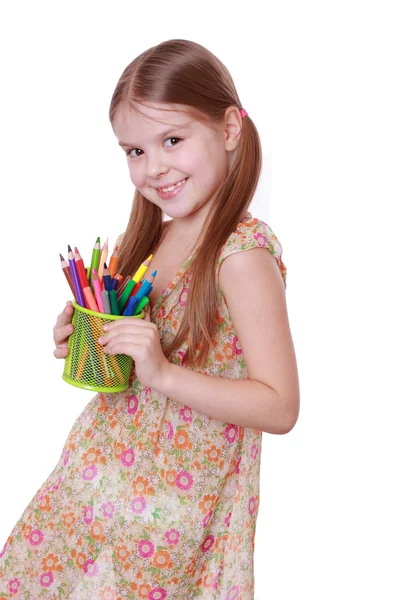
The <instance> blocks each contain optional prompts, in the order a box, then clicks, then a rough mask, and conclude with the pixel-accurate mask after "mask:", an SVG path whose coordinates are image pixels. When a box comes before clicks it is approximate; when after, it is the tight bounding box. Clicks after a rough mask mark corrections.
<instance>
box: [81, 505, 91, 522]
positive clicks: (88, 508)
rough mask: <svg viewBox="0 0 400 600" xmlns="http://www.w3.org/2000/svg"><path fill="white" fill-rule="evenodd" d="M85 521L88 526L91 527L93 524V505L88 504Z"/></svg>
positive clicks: (84, 516) (84, 515)
mask: <svg viewBox="0 0 400 600" xmlns="http://www.w3.org/2000/svg"><path fill="white" fill-rule="evenodd" d="M83 520H84V521H85V523H86V525H91V524H92V523H93V506H91V504H88V506H87V507H86V508H85V512H84V514H83Z"/></svg>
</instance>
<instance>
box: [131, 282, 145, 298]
mask: <svg viewBox="0 0 400 600" xmlns="http://www.w3.org/2000/svg"><path fill="white" fill-rule="evenodd" d="M141 287H142V282H141V281H139V282H138V283H137V284H136V285H135V287H134V288H133V290H132V292H131V296H136V294H137V292H138V291H139V290H140V288H141Z"/></svg>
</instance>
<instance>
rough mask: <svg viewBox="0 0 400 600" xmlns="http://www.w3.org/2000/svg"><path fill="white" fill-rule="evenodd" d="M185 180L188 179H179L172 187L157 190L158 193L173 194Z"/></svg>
mask: <svg viewBox="0 0 400 600" xmlns="http://www.w3.org/2000/svg"><path fill="white" fill-rule="evenodd" d="M187 179H188V177H186V178H185V179H181V181H178V183H174V185H170V186H168V187H163V188H157V189H158V190H159V191H160V192H173V191H174V190H175V189H176V188H179V187H181V186H182V185H183V184H184V183H185V181H186V180H187Z"/></svg>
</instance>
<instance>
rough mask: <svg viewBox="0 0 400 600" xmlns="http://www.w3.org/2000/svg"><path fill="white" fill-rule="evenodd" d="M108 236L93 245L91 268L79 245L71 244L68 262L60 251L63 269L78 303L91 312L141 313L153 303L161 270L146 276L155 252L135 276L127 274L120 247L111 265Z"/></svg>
mask: <svg viewBox="0 0 400 600" xmlns="http://www.w3.org/2000/svg"><path fill="white" fill-rule="evenodd" d="M107 258H108V238H107V240H106V242H105V243H104V245H103V248H102V249H100V238H99V237H98V238H97V239H96V242H95V244H94V247H93V251H92V257H91V263H90V267H87V268H86V267H85V264H84V262H83V259H82V257H81V255H80V253H79V250H78V248H77V247H75V252H72V249H71V246H68V262H67V261H66V260H65V259H64V257H63V256H62V254H60V260H61V268H62V270H63V273H64V275H65V278H66V279H67V282H68V285H69V287H70V289H71V292H72V294H73V296H74V298H75V302H76V303H77V304H79V306H82V307H83V308H87V309H89V310H91V311H94V312H98V313H104V314H110V315H117V316H127V317H130V316H132V315H138V314H139V313H140V312H141V311H142V310H143V308H144V307H145V306H146V304H148V303H149V294H150V292H151V290H152V289H153V285H152V284H153V282H154V278H155V276H156V275H157V271H154V272H153V273H152V274H151V275H150V276H148V277H147V278H144V275H145V273H146V271H147V269H148V268H149V265H150V262H151V259H152V258H153V255H152V254H151V255H150V256H149V257H148V259H147V260H145V261H144V262H143V263H142V264H141V265H140V267H139V269H138V270H137V271H136V273H135V274H134V275H133V277H131V276H129V275H128V276H127V277H125V278H124V277H123V276H122V275H120V274H119V273H118V271H117V269H118V246H117V245H116V246H115V247H114V250H113V253H112V255H111V258H110V261H109V264H108V266H107Z"/></svg>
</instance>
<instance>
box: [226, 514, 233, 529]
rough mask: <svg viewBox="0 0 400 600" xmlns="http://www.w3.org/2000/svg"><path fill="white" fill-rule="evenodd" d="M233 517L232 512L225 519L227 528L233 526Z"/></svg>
mask: <svg viewBox="0 0 400 600" xmlns="http://www.w3.org/2000/svg"><path fill="white" fill-rule="evenodd" d="M231 516H232V513H231V512H230V513H228V516H227V517H225V519H224V523H225V525H226V526H227V527H229V525H230V524H231Z"/></svg>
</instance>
